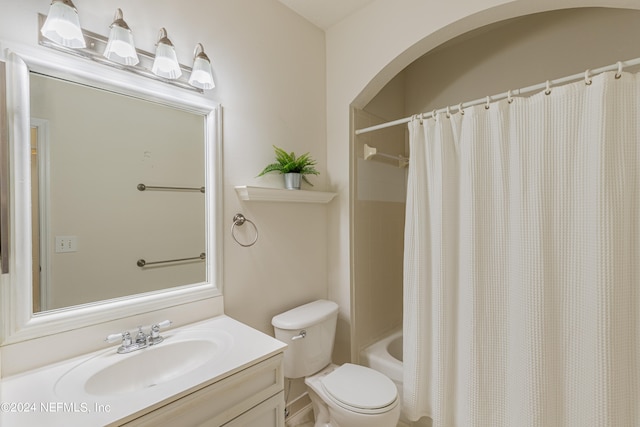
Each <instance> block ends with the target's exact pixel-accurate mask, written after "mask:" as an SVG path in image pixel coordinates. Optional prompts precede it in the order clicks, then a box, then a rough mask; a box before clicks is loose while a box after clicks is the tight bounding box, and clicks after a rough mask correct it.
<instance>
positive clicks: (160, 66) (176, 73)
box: [151, 28, 182, 80]
mask: <svg viewBox="0 0 640 427" xmlns="http://www.w3.org/2000/svg"><path fill="white" fill-rule="evenodd" d="M156 46H157V47H156V57H155V59H154V60H153V66H152V67H151V71H152V72H153V74H155V75H156V76H160V77H164V78H165V79H172V80H173V79H177V78H178V77H180V76H181V75H182V70H181V69H180V64H178V57H177V56H176V51H175V49H174V48H173V43H171V40H169V39H168V38H167V30H165V29H164V28H161V29H160V36H159V39H158V43H157V44H156Z"/></svg>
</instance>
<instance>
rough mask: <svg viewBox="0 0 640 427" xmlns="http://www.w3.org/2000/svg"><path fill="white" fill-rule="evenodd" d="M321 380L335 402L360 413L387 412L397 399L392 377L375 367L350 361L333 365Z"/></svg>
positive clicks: (396, 390)
mask: <svg viewBox="0 0 640 427" xmlns="http://www.w3.org/2000/svg"><path fill="white" fill-rule="evenodd" d="M320 383H321V384H322V388H323V390H324V391H325V392H326V394H327V396H328V397H329V398H330V399H331V400H332V401H333V402H334V403H336V404H337V405H339V406H341V407H343V408H345V409H347V410H349V411H353V412H357V413H361V414H379V413H382V412H387V411H389V410H390V409H391V408H392V407H393V404H394V403H396V401H397V399H398V389H397V388H396V385H395V384H394V383H393V381H391V380H390V379H389V378H387V377H386V376H385V375H383V374H381V373H380V372H378V371H375V370H373V369H371V368H367V367H365V366H360V365H354V364H351V363H345V364H344V365H342V366H340V367H338V368H336V369H335V370H334V371H333V372H331V373H329V374H328V375H326V376H324V377H323V378H322V379H321V380H320Z"/></svg>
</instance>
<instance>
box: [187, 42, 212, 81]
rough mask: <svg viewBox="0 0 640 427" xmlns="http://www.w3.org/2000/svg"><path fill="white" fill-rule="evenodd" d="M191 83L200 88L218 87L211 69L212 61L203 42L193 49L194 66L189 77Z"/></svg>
mask: <svg viewBox="0 0 640 427" xmlns="http://www.w3.org/2000/svg"><path fill="white" fill-rule="evenodd" d="M189 84H190V85H191V86H193V87H197V88H198V89H205V90H206V89H213V88H214V87H216V85H215V83H214V82H213V72H212V70H211V61H210V60H209V57H208V56H207V55H206V54H205V53H204V47H203V46H202V43H198V44H197V45H196V48H195V50H194V51H193V68H192V71H191V76H190V77H189Z"/></svg>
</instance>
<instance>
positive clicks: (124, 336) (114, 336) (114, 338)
mask: <svg viewBox="0 0 640 427" xmlns="http://www.w3.org/2000/svg"><path fill="white" fill-rule="evenodd" d="M127 337H129V339H131V335H130V334H129V332H126V331H125V332H119V333H117V334H111V335H107V337H106V338H105V339H104V341H105V342H108V343H114V342H116V341H119V340H125V339H127Z"/></svg>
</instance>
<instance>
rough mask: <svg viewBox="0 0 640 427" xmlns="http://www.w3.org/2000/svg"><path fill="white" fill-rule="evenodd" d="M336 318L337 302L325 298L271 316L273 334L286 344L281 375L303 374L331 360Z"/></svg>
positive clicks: (303, 375)
mask: <svg viewBox="0 0 640 427" xmlns="http://www.w3.org/2000/svg"><path fill="white" fill-rule="evenodd" d="M337 320H338V304H336V303H335V302H333V301H327V300H318V301H314V302H310V303H308V304H305V305H301V306H299V307H296V308H293V309H291V310H289V311H286V312H284V313H282V314H278V315H277V316H275V317H274V318H273V319H272V320H271V324H272V325H273V329H274V331H275V335H276V338H277V339H279V340H280V341H282V342H284V343H286V344H287V345H288V347H287V349H286V350H285V351H284V376H285V377H287V378H301V377H306V376H309V375H311V374H315V373H316V372H318V371H320V370H321V369H322V368H324V367H325V366H327V365H329V364H330V363H331V352H332V351H333V340H334V337H335V332H336V322H337ZM303 331H304V332H303ZM303 336H304V337H303Z"/></svg>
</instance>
